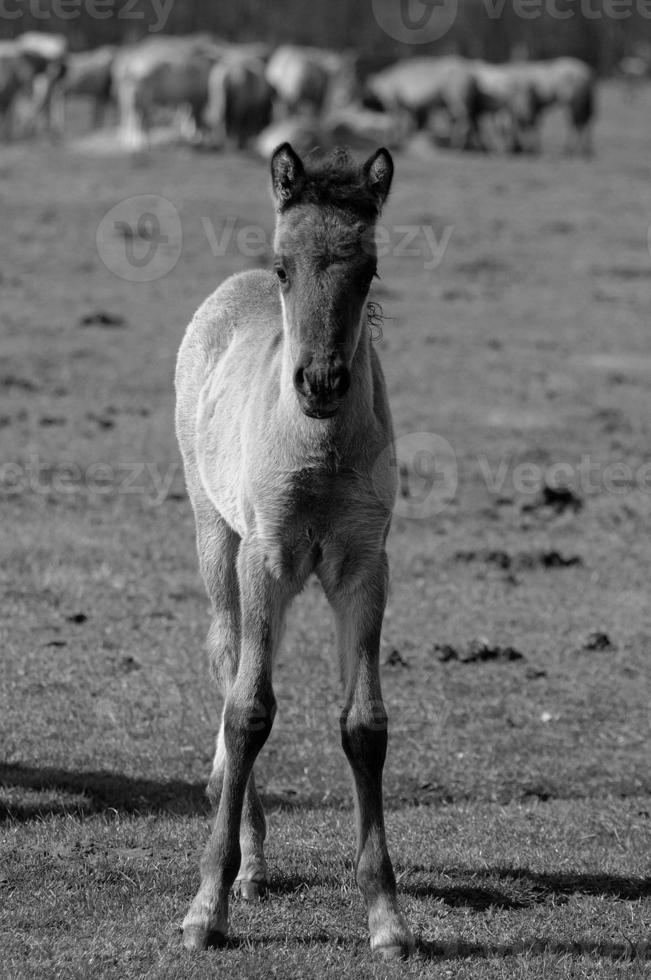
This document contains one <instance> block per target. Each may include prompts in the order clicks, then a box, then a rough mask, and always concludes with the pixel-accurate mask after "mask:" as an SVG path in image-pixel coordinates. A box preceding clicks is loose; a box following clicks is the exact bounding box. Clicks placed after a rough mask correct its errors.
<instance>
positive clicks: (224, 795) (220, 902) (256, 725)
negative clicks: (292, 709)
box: [183, 540, 286, 949]
mask: <svg viewBox="0 0 651 980" xmlns="http://www.w3.org/2000/svg"><path fill="white" fill-rule="evenodd" d="M237 571H238V578H239V585H240V596H241V607H242V619H241V630H242V638H241V651H240V659H239V664H238V668H237V674H236V677H235V681H234V683H233V686H232V687H231V688H230V690H229V691H228V694H227V696H226V703H225V705H224V721H223V725H224V727H223V733H224V734H223V746H224V753H225V765H224V775H223V782H222V787H221V795H220V799H219V807H218V809H217V816H216V818H215V823H214V826H213V830H212V834H211V836H210V840H209V841H208V845H207V847H206V850H205V852H204V855H203V859H202V861H201V887H200V888H199V891H198V893H197V895H196V897H195V899H194V901H193V902H192V905H191V906H190V910H189V912H188V914H187V915H186V917H185V921H184V923H183V932H184V944H185V945H186V946H187V947H188V948H190V949H205V948H206V947H208V946H214V945H220V944H221V943H223V941H224V939H225V937H226V933H227V931H228V893H229V890H230V888H231V886H232V885H233V882H234V881H235V876H236V875H237V872H238V869H239V866H240V860H241V851H240V842H239V834H240V822H241V819H242V806H243V803H244V796H245V791H246V787H247V782H248V780H249V777H250V775H251V772H252V769H253V763H254V762H255V759H256V756H257V754H258V752H259V751H260V749H261V748H262V746H263V745H264V743H265V742H266V740H267V738H268V736H269V733H270V731H271V726H272V723H273V718H274V714H275V710H276V701H275V698H274V693H273V688H272V685H271V665H272V658H273V652H274V649H275V647H276V645H277V643H278V639H279V636H280V632H281V627H282V618H283V613H284V607H285V603H286V597H285V596H284V594H283V593H282V591H281V589H280V586H279V584H278V582H277V581H276V580H274V579H273V578H272V577H271V575H270V574H269V572H268V570H267V569H266V568H265V563H264V551H263V549H262V548H261V547H260V546H258V544H257V542H255V541H254V540H248V541H247V540H243V541H242V543H241V545H240V550H239V555H238V565H237Z"/></svg>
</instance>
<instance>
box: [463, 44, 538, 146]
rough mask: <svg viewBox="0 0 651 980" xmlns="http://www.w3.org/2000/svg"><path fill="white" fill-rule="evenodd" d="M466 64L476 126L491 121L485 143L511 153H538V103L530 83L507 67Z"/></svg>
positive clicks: (484, 62)
mask: <svg viewBox="0 0 651 980" xmlns="http://www.w3.org/2000/svg"><path fill="white" fill-rule="evenodd" d="M469 65H470V67H471V69H472V72H473V75H474V77H475V80H476V82H477V90H478V117H479V119H478V124H481V120H482V119H484V118H486V117H488V118H489V119H490V120H491V124H492V125H491V130H492V132H491V138H489V141H488V142H489V144H490V143H491V142H492V143H493V145H494V146H496V148H499V149H503V150H508V151H510V152H512V153H517V152H519V151H521V150H524V149H527V150H531V151H536V150H538V148H539V146H538V138H537V129H536V125H535V124H536V117H537V107H538V102H537V98H536V92H535V87H534V85H533V82H532V80H531V79H530V78H528V77H527V75H526V74H524V73H522V72H521V71H519V70H518V69H517V68H515V67H514V66H513V65H511V64H505V65H496V64H491V63H489V62H487V61H472V62H469ZM482 142H484V143H485V142H486V141H485V140H483V139H482Z"/></svg>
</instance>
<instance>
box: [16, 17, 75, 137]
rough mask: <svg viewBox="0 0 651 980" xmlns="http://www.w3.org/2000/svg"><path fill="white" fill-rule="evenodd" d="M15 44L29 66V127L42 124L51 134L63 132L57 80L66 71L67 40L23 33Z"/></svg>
mask: <svg viewBox="0 0 651 980" xmlns="http://www.w3.org/2000/svg"><path fill="white" fill-rule="evenodd" d="M16 45H17V47H18V49H19V50H20V51H21V52H22V53H23V55H24V56H25V57H26V58H27V59H28V60H29V62H30V63H31V65H32V70H33V79H32V91H31V112H30V128H31V129H32V130H33V131H34V130H36V129H37V128H38V126H39V123H42V124H43V125H44V127H45V129H46V131H47V132H48V133H50V134H51V135H61V134H62V133H63V98H62V94H61V81H62V79H63V78H64V76H65V73H66V70H67V57H68V41H67V39H66V38H65V37H64V36H63V35H62V34H46V33H40V32H38V31H27V32H26V33H25V34H21V35H20V36H19V37H18V38H17V39H16Z"/></svg>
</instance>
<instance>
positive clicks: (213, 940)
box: [183, 925, 226, 949]
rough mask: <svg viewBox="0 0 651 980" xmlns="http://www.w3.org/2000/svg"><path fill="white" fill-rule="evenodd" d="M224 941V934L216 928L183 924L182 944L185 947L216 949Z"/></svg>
mask: <svg viewBox="0 0 651 980" xmlns="http://www.w3.org/2000/svg"><path fill="white" fill-rule="evenodd" d="M225 942H226V936H225V935H224V933H223V932H219V930H218V929H208V928H207V927H206V926H199V925H197V926H184V927H183V945H184V946H185V948H186V949H218V948H219V947H220V946H223V945H224V943H225Z"/></svg>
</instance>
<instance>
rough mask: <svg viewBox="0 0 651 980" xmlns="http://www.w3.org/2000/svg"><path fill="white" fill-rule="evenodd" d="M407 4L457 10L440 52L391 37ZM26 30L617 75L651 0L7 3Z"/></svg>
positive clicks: (418, 11)
mask: <svg viewBox="0 0 651 980" xmlns="http://www.w3.org/2000/svg"><path fill="white" fill-rule="evenodd" d="M401 5H403V9H406V11H407V16H408V17H409V16H411V17H412V18H418V16H420V15H422V14H424V15H426V16H427V15H428V5H431V6H432V7H433V9H432V16H433V17H439V16H440V17H446V16H448V15H449V11H450V10H452V17H451V18H450V20H451V26H450V27H449V29H448V30H447V31H446V32H445V33H444V34H443V36H442V37H440V38H439V39H438V40H436V41H433V42H431V43H422V44H421V43H419V44H417V45H414V44H410V43H408V42H407V40H406V39H405V37H404V36H403V37H402V38H396V37H390V36H388V34H387V33H385V31H383V29H382V27H381V26H380V24H379V23H378V20H379V19H380V20H381V19H382V18H381V15H380V17H379V18H376V15H375V12H377V11H378V10H379V9H381V8H382V7H387V8H391V9H392V10H393V11H396V10H398V9H400V7H401ZM450 5H452V6H450ZM455 10H456V13H455ZM394 16H395V15H394ZM25 30H41V31H57V32H61V33H64V34H66V35H67V36H68V38H69V40H70V45H71V47H72V48H73V49H82V48H88V47H95V46H97V45H99V44H104V43H109V42H125V41H132V40H136V39H138V38H140V37H142V36H143V35H145V34H148V33H151V32H152V31H155V32H164V33H169V34H178V33H190V32H193V31H210V32H212V33H214V34H217V35H220V36H221V37H224V38H226V39H227V40H233V41H235V40H242V41H245V40H254V39H255V40H267V41H270V42H274V43H278V42H281V41H295V42H298V43H307V44H320V45H325V46H328V47H334V48H341V47H349V46H355V47H358V48H360V49H361V50H362V51H365V52H368V53H372V54H376V55H377V56H378V57H379V58H384V59H386V58H389V57H391V56H401V55H408V54H426V53H446V52H452V51H454V52H458V53H459V54H463V55H466V56H470V57H484V58H487V59H488V60H491V61H504V60H507V59H509V58H510V57H514V56H515V57H521V56H525V57H532V58H547V57H554V56H557V55H560V54H572V55H576V56H577V57H581V58H584V59H585V60H586V61H588V62H590V63H591V64H592V65H594V66H595V67H596V68H598V69H599V70H600V71H601V72H603V73H608V72H609V71H611V70H612V68H613V66H614V65H615V64H616V63H617V62H618V60H619V59H620V58H621V57H622V56H623V55H625V54H629V53H631V52H633V51H635V50H636V48H638V47H639V45H640V44H641V43H643V42H646V43H649V42H651V0H231V2H229V3H226V2H224V0H2V2H1V3H0V35H2V36H4V37H12V36H15V35H16V34H19V33H21V32H22V31H25ZM398 33H400V32H398Z"/></svg>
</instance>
